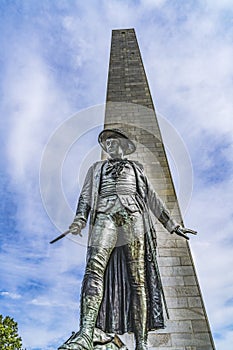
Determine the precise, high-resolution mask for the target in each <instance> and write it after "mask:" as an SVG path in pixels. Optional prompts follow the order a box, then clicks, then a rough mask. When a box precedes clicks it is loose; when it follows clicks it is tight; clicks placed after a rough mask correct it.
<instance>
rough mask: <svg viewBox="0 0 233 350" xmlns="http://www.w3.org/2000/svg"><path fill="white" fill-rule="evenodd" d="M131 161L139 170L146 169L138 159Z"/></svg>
mask: <svg viewBox="0 0 233 350" xmlns="http://www.w3.org/2000/svg"><path fill="white" fill-rule="evenodd" d="M130 162H131V163H133V164H134V166H135V167H136V168H138V169H139V170H142V171H143V170H144V167H143V165H142V163H140V162H138V161H137V160H130Z"/></svg>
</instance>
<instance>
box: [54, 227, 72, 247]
mask: <svg viewBox="0 0 233 350" xmlns="http://www.w3.org/2000/svg"><path fill="white" fill-rule="evenodd" d="M69 233H71V231H70V230H67V231H65V232H64V233H62V234H61V235H60V236H58V237H56V238H54V239H53V240H52V241H51V242H49V243H50V244H53V243H55V242H57V241H59V240H60V239H62V238H63V237H65V236H67V235H68V234H69Z"/></svg>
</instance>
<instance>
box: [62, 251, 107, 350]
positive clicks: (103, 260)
mask: <svg viewBox="0 0 233 350" xmlns="http://www.w3.org/2000/svg"><path fill="white" fill-rule="evenodd" d="M110 252H111V250H109V249H104V248H99V247H94V248H91V249H89V255H88V256H89V257H88V262H87V266H86V272H85V276H84V279H83V286H82V297H81V310H80V330H79V332H77V333H76V334H74V336H72V337H71V338H70V339H68V340H67V341H66V342H65V343H64V344H63V345H62V346H61V347H60V348H58V350H93V334H94V329H95V324H96V319H97V316H98V311H99V307H100V304H101V300H102V295H103V277H104V271H105V268H106V265H107V261H108V257H109V254H110Z"/></svg>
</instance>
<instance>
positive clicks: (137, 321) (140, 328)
mask: <svg viewBox="0 0 233 350" xmlns="http://www.w3.org/2000/svg"><path fill="white" fill-rule="evenodd" d="M136 300H137V302H136ZM136 300H135V299H134V306H133V317H134V337H135V344H136V347H135V349H136V350H148V345H147V338H148V331H147V303H146V298H145V297H144V296H143V295H141V297H140V298H136Z"/></svg>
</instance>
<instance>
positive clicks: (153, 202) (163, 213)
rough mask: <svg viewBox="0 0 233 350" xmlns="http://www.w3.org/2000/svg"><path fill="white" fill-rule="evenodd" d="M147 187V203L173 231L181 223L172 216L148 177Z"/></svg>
mask: <svg viewBox="0 0 233 350" xmlns="http://www.w3.org/2000/svg"><path fill="white" fill-rule="evenodd" d="M146 187H147V191H146V193H147V203H148V205H149V208H150V210H151V211H152V213H153V214H154V215H155V216H156V218H157V219H158V220H159V221H160V222H161V224H162V225H163V226H164V227H165V228H166V229H167V230H168V231H169V232H170V233H171V232H172V231H173V230H174V229H175V228H176V227H177V226H179V224H178V223H177V222H176V221H175V220H174V219H173V218H172V217H171V214H170V212H169V210H168V209H167V208H166V206H165V204H164V203H163V202H162V200H161V198H160V197H159V196H158V194H157V193H156V192H155V190H154V188H153V186H152V185H151V183H150V182H149V181H148V179H147V178H146Z"/></svg>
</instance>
